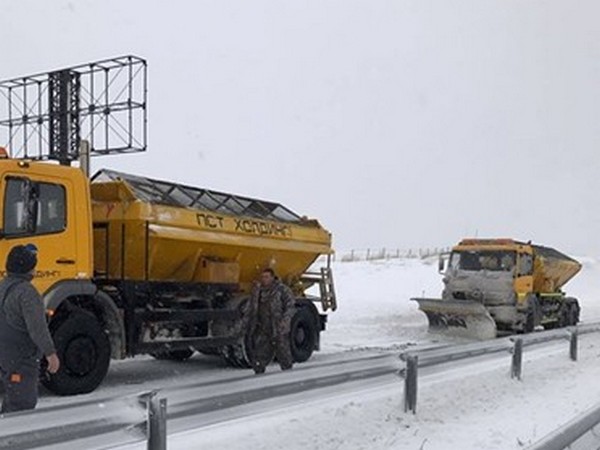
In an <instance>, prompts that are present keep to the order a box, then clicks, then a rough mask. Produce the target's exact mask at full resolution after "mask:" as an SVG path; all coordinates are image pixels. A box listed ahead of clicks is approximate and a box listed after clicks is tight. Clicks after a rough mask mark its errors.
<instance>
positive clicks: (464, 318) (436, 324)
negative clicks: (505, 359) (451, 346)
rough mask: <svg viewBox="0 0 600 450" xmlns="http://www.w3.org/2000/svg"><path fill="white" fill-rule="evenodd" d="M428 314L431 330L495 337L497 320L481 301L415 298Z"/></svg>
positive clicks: (461, 335)
mask: <svg viewBox="0 0 600 450" xmlns="http://www.w3.org/2000/svg"><path fill="white" fill-rule="evenodd" d="M411 300H413V301H416V302H417V303H418V304H419V309H420V310H421V311H423V312H424V313H425V314H426V315H427V320H428V321H429V331H430V332H433V333H441V334H448V335H451V336H458V337H465V338H470V339H480V340H484V339H493V338H495V337H496V331H497V330H496V322H495V321H494V319H493V318H492V316H491V315H490V313H489V312H488V311H487V309H486V308H485V306H483V305H482V304H481V303H479V302H475V301H470V300H442V299H433V298H413V299H411Z"/></svg>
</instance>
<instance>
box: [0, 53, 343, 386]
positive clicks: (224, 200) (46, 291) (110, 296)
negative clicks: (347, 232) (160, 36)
mask: <svg viewBox="0 0 600 450" xmlns="http://www.w3.org/2000/svg"><path fill="white" fill-rule="evenodd" d="M145 70H146V62H145V61H144V60H142V59H140V58H137V57H132V56H126V57H120V58H114V59H110V60H106V61H95V62H93V63H89V64H85V65H81V66H75V67H71V68H68V69H61V70H59V71H53V72H48V73H44V74H40V75H35V76H29V77H19V78H17V79H13V80H9V81H7V82H0V90H5V91H6V92H5V95H4V96H2V95H0V98H5V99H9V100H10V99H12V101H15V102H17V104H16V105H11V104H9V105H8V111H12V113H10V114H8V118H6V119H4V120H0V126H2V125H5V126H6V127H7V128H9V129H10V134H9V136H8V138H7V140H8V143H9V145H10V146H8V151H2V152H1V153H2V156H3V157H2V158H0V261H5V259H6V255H7V254H8V252H9V250H10V249H11V248H12V247H13V246H15V245H19V244H28V243H33V244H35V245H36V246H37V248H38V259H39V263H38V267H37V272H36V274H35V277H34V281H33V282H34V285H35V287H36V288H37V289H38V291H39V292H40V293H41V294H42V297H43V301H44V305H45V308H46V312H47V317H48V321H49V327H50V330H51V333H52V336H53V339H54V341H55V344H56V347H57V351H58V355H59V357H60V360H61V367H60V370H59V371H58V373H57V374H55V375H47V376H45V377H44V378H43V383H44V384H45V386H46V387H48V388H49V389H50V390H51V391H53V392H55V393H58V394H61V395H69V394H79V393H85V392H90V391H93V390H94V389H95V388H96V387H97V386H99V385H100V383H101V382H102V380H103V378H104V377H105V375H106V373H107V370H108V367H109V362H110V360H111V358H112V359H124V358H127V357H133V356H136V355H140V354H150V355H152V356H154V357H155V358H157V359H169V360H179V361H183V360H186V359H188V358H190V357H191V356H192V354H193V353H194V352H195V351H199V352H202V353H206V354H213V355H221V356H222V357H223V358H224V359H225V361H227V362H228V363H229V364H231V365H233V366H238V367H249V361H250V360H251V356H252V354H251V352H252V347H251V345H249V336H248V334H249V333H248V322H249V318H248V313H249V311H248V299H249V295H250V292H251V289H252V286H253V282H254V281H255V280H256V279H257V278H258V276H259V274H260V272H261V271H262V270H263V269H264V268H266V267H270V268H273V269H274V270H275V271H276V273H277V274H278V276H279V277H280V278H281V279H282V281H283V282H284V283H286V284H287V285H289V286H290V287H291V288H292V290H293V291H294V293H295V294H296V312H295V315H294V316H293V318H292V324H291V351H292V355H293V357H294V359H295V361H296V362H302V361H305V360H307V359H308V358H310V356H311V355H312V353H313V351H315V350H317V349H318V348H319V341H320V339H319V338H320V333H321V331H323V330H324V329H325V325H326V321H327V313H328V312H330V311H334V310H335V309H336V297H335V292H334V284H333V278H332V272H331V267H330V255H331V254H332V252H333V250H332V246H331V234H330V233H329V232H328V231H327V230H326V229H324V228H323V227H322V226H321V225H320V224H319V222H317V221H316V220H312V219H307V218H306V217H302V216H300V215H298V214H296V213H295V212H293V211H291V210H290V209H288V208H286V207H285V206H283V205H281V204H279V203H275V202H270V201H264V200H258V199H255V198H249V197H245V196H240V195H233V194H227V193H223V192H217V191H214V190H208V189H202V188H198V187H193V186H186V185H182V184H178V183H175V182H170V181H159V180H155V179H150V178H146V177H141V176H134V175H129V174H125V173H119V172H115V171H110V170H101V171H99V172H98V173H97V174H96V175H95V176H94V177H92V178H89V177H88V175H87V173H89V169H88V164H89V157H90V156H101V155H106V154H119V153H127V152H131V151H143V150H145V148H146V141H145V138H146V130H145V126H146V89H145V80H146V77H145ZM119 77H122V78H123V79H122V80H121V81H119V80H120V78H119ZM136 80H138V81H140V82H141V83H142V88H141V89H140V88H139V86H138V85H137V84H136V83H137V81H136ZM27 89H30V90H29V91H28V92H29V95H27V96H24V95H23V91H26V90H27ZM94 89H95V90H94ZM103 92H104V93H103ZM123 95H124V96H125V97H124V98H123V97H122V96H123ZM25 98H26V99H28V100H25ZM48 98H49V102H50V105H49V106H48V110H47V111H46V110H45V109H44V108H43V107H44V105H48ZM22 101H31V102H34V104H36V105H38V103H35V102H36V101H38V102H39V105H41V106H39V107H38V106H36V107H33V106H32V105H30V104H27V103H25V104H21V103H19V102H22ZM18 111H21V112H22V111H30V112H31V113H32V114H33V116H28V117H25V118H24V117H23V115H22V114H20V115H19V113H18ZM37 111H41V114H40V115H39V116H36V115H35V113H37ZM0 112H1V111H0ZM121 113H124V114H121ZM119 114H121V115H120V116H119ZM138 115H139V116H138ZM5 117H6V116H5ZM48 130H50V131H48ZM84 130H87V131H86V132H85V134H83V133H84ZM115 130H117V131H115ZM80 134H81V135H80ZM84 137H85V138H86V139H83V138H84ZM123 138H125V140H123ZM46 145H48V146H49V148H48V147H47V146H46ZM36 146H37V147H36ZM9 152H11V153H12V155H11V156H12V157H9ZM17 154H19V156H17ZM72 162H78V163H79V166H80V167H71V163H72ZM188 167H189V166H188ZM192 170H193V169H192ZM319 257H323V259H322V261H323V266H322V267H315V266H314V263H315V261H316V260H317V259H319ZM311 286H315V290H316V291H318V292H317V293H316V294H315V295H312V296H311V295H309V294H308V293H307V290H308V289H309V288H310V287H311ZM317 287H318V289H317ZM311 292H312V291H311ZM148 370H152V363H149V366H148Z"/></svg>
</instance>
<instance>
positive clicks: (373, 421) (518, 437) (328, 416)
mask: <svg viewBox="0 0 600 450" xmlns="http://www.w3.org/2000/svg"><path fill="white" fill-rule="evenodd" d="M580 260H581V261H582V262H583V264H584V268H583V271H582V273H581V274H580V275H578V277H576V278H575V279H574V280H573V281H572V283H570V284H569V285H568V286H567V289H566V290H567V292H568V293H569V294H570V295H573V296H576V297H578V298H579V299H580V301H581V304H582V319H583V320H584V321H590V320H596V319H600V261H599V260H597V259H593V258H581V259H580ZM334 274H335V278H336V286H337V293H338V298H339V309H338V311H336V312H335V313H333V314H331V315H330V319H329V323H328V330H327V331H326V332H325V333H324V334H323V335H322V352H320V353H318V354H316V355H315V356H314V357H313V359H311V361H310V362H309V363H307V364H320V363H322V362H326V361H328V360H330V359H331V358H332V357H336V354H339V353H340V352H343V353H348V354H354V353H360V352H361V351H363V350H368V349H369V350H370V351H371V350H374V349H375V350H380V351H392V352H395V353H396V352H398V351H399V350H400V349H402V348H405V347H406V346H407V345H431V344H435V343H437V342H445V341H443V339H441V338H439V337H436V336H432V335H429V334H428V333H427V321H426V318H425V316H424V315H423V314H422V313H420V312H419V311H418V310H417V305H416V304H415V303H414V302H411V301H410V300H409V299H410V298H411V297H414V296H423V295H425V296H434V297H435V296H439V294H440V291H441V289H442V283H441V276H440V275H439V274H438V273H437V264H436V261H435V260H433V259H432V260H425V261H421V260H417V259H398V260H384V261H372V262H354V263H337V264H336V265H335V267H334ZM566 352H567V345H566V343H559V344H557V345H553V346H551V347H544V348H541V349H535V350H534V349H527V350H526V353H525V366H524V379H523V381H522V382H517V381H515V380H511V379H510V377H509V375H508V366H509V356H508V355H499V356H497V357H494V358H491V359H486V360H485V361H479V362H477V361H475V362H470V363H469V364H468V365H464V364H462V365H457V366H456V367H455V368H450V369H451V370H446V369H447V368H432V369H430V370H423V371H422V372H421V373H420V379H419V389H420V390H419V407H418V414H417V415H416V416H412V415H407V414H404V412H403V411H402V409H401V405H402V384H401V382H400V380H399V379H398V378H396V377H395V376H390V378H389V379H385V380H383V381H382V382H381V384H380V385H377V386H373V385H369V384H367V385H364V386H357V387H356V389H354V390H352V391H351V392H349V391H348V389H340V390H328V391H325V392H323V394H322V395H321V396H314V395H311V396H306V397H302V396H300V397H299V398H298V399H297V400H293V399H292V400H291V401H290V400H288V401H286V402H285V403H282V404H281V407H279V408H278V407H277V406H275V407H274V408H273V409H271V410H270V411H269V412H264V411H261V412H259V413H257V414H251V415H249V416H247V417H245V418H242V419H239V418H236V419H234V420H231V421H226V422H223V423H221V424H217V425H212V426H210V427H207V428H203V429H201V430H197V431H194V432H186V433H180V434H176V435H172V436H171V437H170V440H169V444H170V448H175V449H194V448H199V445H200V444H199V443H201V444H202V448H208V447H212V448H215V447H216V448H221V447H226V448H228V450H235V449H242V448H243V449H246V448H256V449H265V450H269V449H279V448H286V449H289V450H294V449H323V450H329V449H363V448H364V449H387V448H394V449H415V450H418V449H455V448H461V449H483V448H485V449H488V448H489V449H519V448H523V447H524V446H525V445H526V444H528V443H531V442H533V441H535V440H536V439H539V438H540V437H541V436H543V435H544V434H545V433H547V432H549V431H551V430H552V429H554V428H556V427H557V426H558V425H560V424H562V423H564V422H565V421H567V420H568V419H570V418H571V417H572V416H574V415H575V414H577V413H578V412H580V411H582V410H584V409H586V408H587V407H589V406H591V405H592V404H593V403H594V402H596V401H597V399H598V398H600V384H598V383H597V381H596V380H597V379H598V377H599V376H600V358H599V356H600V336H599V335H591V336H587V337H584V338H582V341H581V343H580V353H581V357H580V361H578V362H577V363H571V362H570V361H569V360H568V358H567V356H566ZM442 369H443V371H442ZM270 370H271V371H276V370H277V369H276V368H275V367H273V368H270ZM247 375H248V376H251V375H250V374H247ZM239 376H246V375H245V372H244V371H240V370H236V369H230V368H226V367H224V366H223V364H222V363H221V362H220V361H219V360H218V359H217V358H214V357H206V356H202V355H197V356H195V357H194V358H192V360H190V361H188V362H186V363H173V362H164V361H154V360H152V359H151V358H136V359H135V360H132V361H123V362H119V363H116V364H113V366H112V367H111V370H110V373H109V375H108V377H107V379H106V382H105V383H104V384H103V386H101V388H100V389H99V390H98V391H96V392H94V393H93V394H90V395H88V396H81V397H79V398H80V399H87V398H102V397H107V396H112V395H123V394H126V393H134V392H140V391H143V390H148V389H153V388H161V387H169V386H174V385H178V384H180V385H183V384H186V383H190V382H192V381H197V380H199V379H210V378H215V379H216V378H218V379H224V378H229V377H239ZM550 394H551V395H550ZM72 400H73V399H72V398H71V399H61V398H56V397H52V396H45V397H44V398H43V399H42V402H41V406H42V407H43V406H44V405H50V404H57V403H64V402H69V401H72ZM140 448H141V447H140Z"/></svg>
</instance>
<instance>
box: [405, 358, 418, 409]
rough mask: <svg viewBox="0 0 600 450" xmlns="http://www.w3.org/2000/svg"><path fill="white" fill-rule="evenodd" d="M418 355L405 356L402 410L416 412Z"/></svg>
mask: <svg viewBox="0 0 600 450" xmlns="http://www.w3.org/2000/svg"><path fill="white" fill-rule="evenodd" d="M418 369H419V357H418V356H413V355H409V356H407V357H406V373H405V374H404V412H408V411H411V412H412V413H413V414H416V413H417V377H418Z"/></svg>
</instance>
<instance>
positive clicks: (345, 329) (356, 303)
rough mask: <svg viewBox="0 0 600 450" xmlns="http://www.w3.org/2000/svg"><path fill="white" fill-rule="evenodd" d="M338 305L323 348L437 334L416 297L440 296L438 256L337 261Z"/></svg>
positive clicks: (387, 342)
mask: <svg viewBox="0 0 600 450" xmlns="http://www.w3.org/2000/svg"><path fill="white" fill-rule="evenodd" d="M333 270H334V277H335V285H336V289H337V297H338V310H337V311H335V312H334V313H331V314H330V316H329V324H328V329H327V331H326V332H325V333H323V335H322V344H323V351H339V350H340V349H353V348H362V347H378V346H381V347H389V346H392V345H397V344H405V343H407V342H422V341H428V340H430V339H431V336H428V334H427V319H426V317H425V315H424V314H423V313H421V312H420V311H419V310H418V308H417V304H416V303H415V302H412V301H410V298H411V297H418V296H436V297H437V296H439V295H440V292H441V290H442V282H441V277H440V275H439V274H438V273H437V270H436V264H435V261H434V260H418V259H390V260H382V261H361V262H346V263H337V264H335V265H334V268H333Z"/></svg>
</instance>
